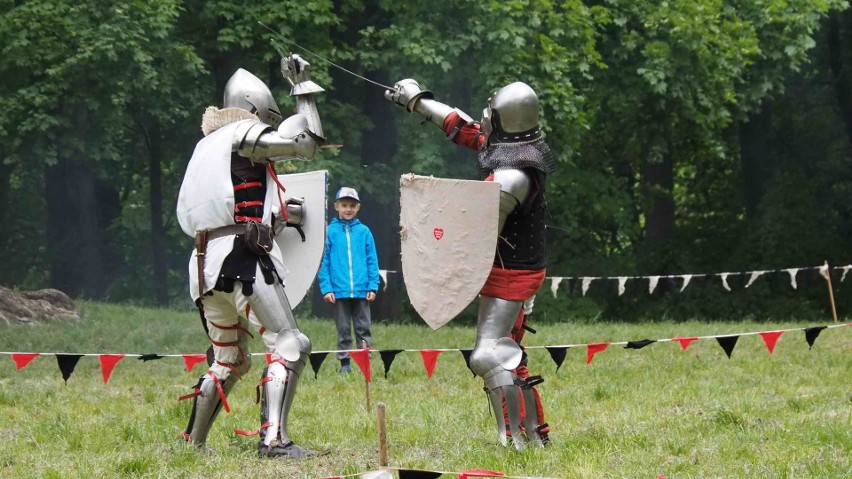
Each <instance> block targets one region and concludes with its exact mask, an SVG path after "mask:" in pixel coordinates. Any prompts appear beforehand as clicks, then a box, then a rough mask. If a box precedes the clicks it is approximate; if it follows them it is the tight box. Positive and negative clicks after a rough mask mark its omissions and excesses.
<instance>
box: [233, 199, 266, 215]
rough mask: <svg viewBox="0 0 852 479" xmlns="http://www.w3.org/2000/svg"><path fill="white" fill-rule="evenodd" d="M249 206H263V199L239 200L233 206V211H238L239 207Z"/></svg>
mask: <svg viewBox="0 0 852 479" xmlns="http://www.w3.org/2000/svg"><path fill="white" fill-rule="evenodd" d="M249 206H263V201H240V202H239V203H237V204H236V206H234V213H239V212H240V210H241V209H243V208H248V207H249Z"/></svg>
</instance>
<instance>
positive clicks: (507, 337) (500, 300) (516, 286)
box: [385, 79, 554, 450]
mask: <svg viewBox="0 0 852 479" xmlns="http://www.w3.org/2000/svg"><path fill="white" fill-rule="evenodd" d="M385 97H386V98H388V99H389V100H391V101H393V102H394V103H396V104H398V105H400V106H403V107H405V109H406V110H407V111H408V112H409V113H412V112H414V113H418V114H420V115H423V116H424V117H426V119H427V121H431V122H432V123H434V124H436V125H437V126H438V127H440V128H441V129H442V130H444V132H445V133H446V134H447V136H448V138H449V139H450V140H451V141H453V142H454V143H456V144H458V145H461V146H465V147H468V148H470V149H473V150H476V151H478V152H479V170H480V176H481V178H480V179H483V180H486V181H494V182H496V183H499V184H500V205H499V218H498V229H497V231H498V240H497V250H496V252H495V255H494V263H493V266H492V268H491V273H490V275H489V276H488V279H487V281H486V283H485V286H484V287H483V288H482V290H481V291H480V301H479V318H478V321H477V328H476V345H475V346H474V349H473V352H472V353H471V356H470V368H471V369H472V370H473V372H474V373H476V375H477V376H479V377H481V378H483V379H484V380H485V389H486V391H488V395H489V398H490V400H491V405H492V407H493V409H494V414H495V417H496V419H497V431H498V437H499V440H500V442H501V443H502V444H503V445H506V444H507V442H508V441H507V434H508V435H511V437H512V440H513V441H512V442H513V444H514V446H515V448H516V449H518V450H521V449H523V448H524V447H525V444H527V443H529V444H532V445H535V446H544V445H546V444H547V443H548V442H549V436H548V432H549V430H550V428H549V426H548V425H547V423H545V422H544V412H543V409H542V404H541V399H540V397H539V395H538V391H537V390H536V388H535V386H536V385H537V384H539V383H541V382H542V379H541V377H540V376H530V375H529V372H528V371H527V368H526V355H525V353H524V352H523V349H522V348H521V347H520V345H519V343H520V340H521V337H522V336H523V332H524V330H530V328H529V327H528V326H527V325H526V319H525V318H526V317H527V316H525V315H524V310H523V308H522V307H523V306H524V302H525V301H527V300H530V299H531V298H532V297H533V296H534V295H535V293H536V292H537V291H538V289H539V288H540V287H541V285H542V283H543V281H544V278H545V272H546V269H545V268H546V266H547V256H546V253H545V244H544V243H545V225H544V217H545V208H546V203H545V198H544V193H545V180H546V178H547V175H548V174H550V173H552V172H553V171H554V163H553V155H552V154H551V151H550V148H549V147H548V145H547V143H546V142H545V141H544V134H543V133H542V131H541V129H540V127H539V121H538V117H539V104H538V97H537V96H536V94H535V91H533V89H532V88H530V86H529V85H527V84H526V83H522V82H515V83H511V84H509V85H506V86H504V87H503V88H500V89H499V90H497V92H496V93H494V95H493V96H492V97H491V98H489V99H488V105H487V107H486V108H485V110H484V111H483V116H482V121H474V120H473V119H472V118H471V117H470V116H469V115H467V114H466V113H464V112H463V111H461V110H459V109H458V108H452V107H450V106H447V105H445V104H443V103H440V102H438V101H435V100H434V95H433V94H432V92H430V91H428V90H423V89H421V88H420V85H419V84H418V83H417V81H415V80H413V79H405V80H401V81H399V82H397V83H396V84H395V85H394V89H393V90H388V91H386V92H385ZM458 201H459V202H460V205H463V203H464V201H465V199H464V198H461V197H460V198H458ZM504 403H505V408H506V411H505V416H504V409H503V407H504V406H503V405H504ZM507 423H508V431H507V428H506V426H507Z"/></svg>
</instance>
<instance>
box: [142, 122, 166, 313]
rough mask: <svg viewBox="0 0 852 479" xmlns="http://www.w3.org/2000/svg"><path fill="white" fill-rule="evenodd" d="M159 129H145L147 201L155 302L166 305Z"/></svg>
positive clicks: (153, 127) (161, 153) (154, 126)
mask: <svg viewBox="0 0 852 479" xmlns="http://www.w3.org/2000/svg"><path fill="white" fill-rule="evenodd" d="M161 136H162V135H160V129H159V127H158V126H157V125H156V123H154V122H152V123H151V128H150V129H148V130H147V131H145V142H146V146H147V150H148V183H149V184H148V202H149V204H150V208H151V209H150V214H151V236H150V238H149V241H150V247H151V253H150V254H151V256H150V258H151V269H152V276H153V278H152V280H153V282H154V284H153V287H154V301H155V302H156V303H157V304H158V305H160V306H164V305H166V304H167V303H168V301H169V291H168V280H167V273H168V272H167V258H166V254H165V250H164V245H165V236H166V230H165V228H164V227H163V182H162V179H163V173H162V156H163V148H162V142H161Z"/></svg>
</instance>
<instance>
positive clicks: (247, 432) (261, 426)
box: [234, 422, 281, 436]
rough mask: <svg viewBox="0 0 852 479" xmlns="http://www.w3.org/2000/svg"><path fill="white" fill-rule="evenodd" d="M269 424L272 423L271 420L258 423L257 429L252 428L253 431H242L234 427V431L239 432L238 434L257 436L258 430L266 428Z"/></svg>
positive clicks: (279, 425) (279, 424)
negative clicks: (258, 427)
mask: <svg viewBox="0 0 852 479" xmlns="http://www.w3.org/2000/svg"><path fill="white" fill-rule="evenodd" d="M269 426H272V423H271V422H265V423H263V424H261V425H260V429H257V430H254V431H243V430H242V429H234V432H235V433H237V434H239V435H240V436H257V435H258V434H260V431H262V430H264V429H266V428H268V427H269ZM278 427H281V423H280V422H279V423H278Z"/></svg>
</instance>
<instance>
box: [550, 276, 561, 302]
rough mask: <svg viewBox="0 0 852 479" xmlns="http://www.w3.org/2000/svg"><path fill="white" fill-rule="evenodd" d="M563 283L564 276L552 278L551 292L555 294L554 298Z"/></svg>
mask: <svg viewBox="0 0 852 479" xmlns="http://www.w3.org/2000/svg"><path fill="white" fill-rule="evenodd" d="M561 282H562V276H554V277H552V278H550V292H551V293H553V297H554V298H555V297H556V290H557V289H559V283H561Z"/></svg>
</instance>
